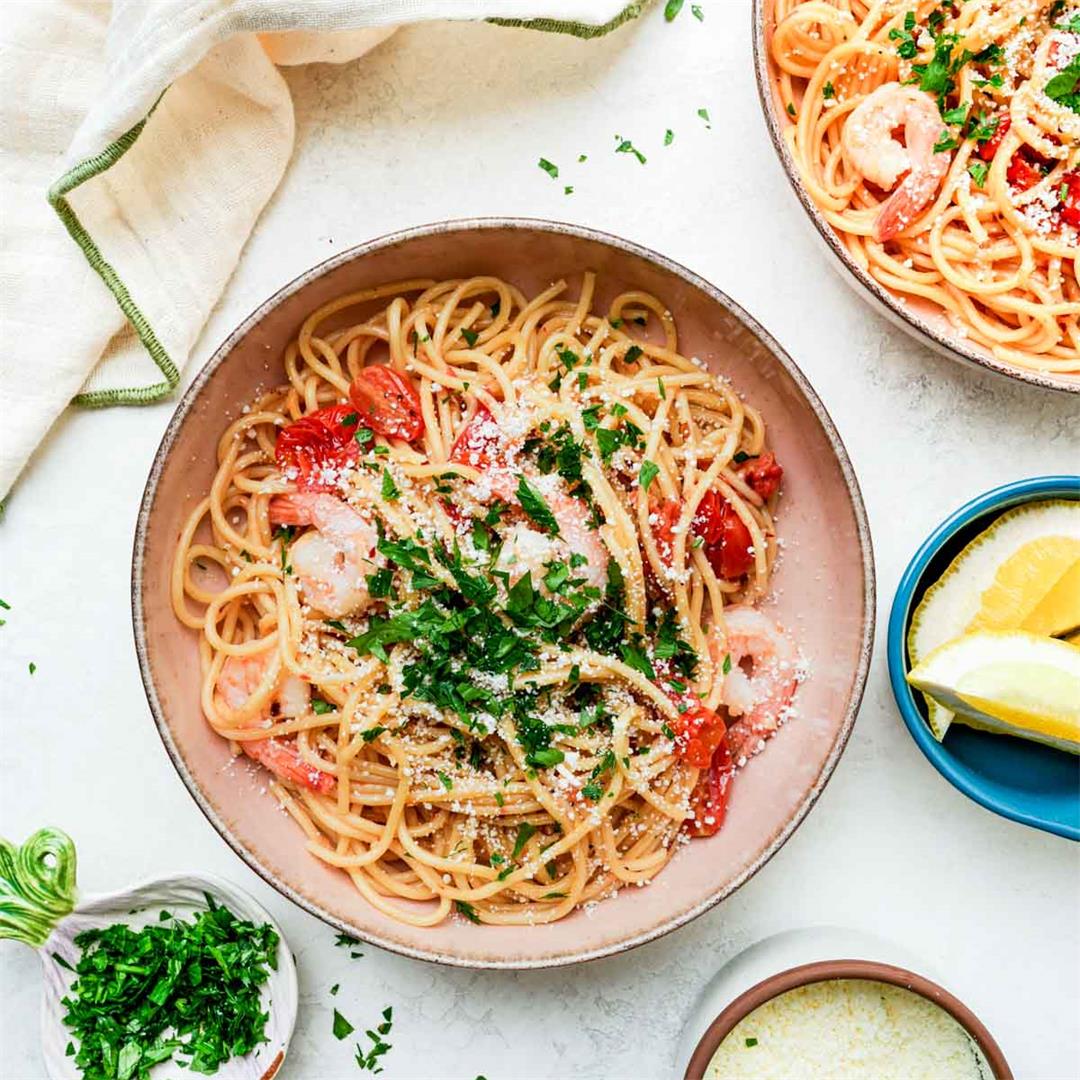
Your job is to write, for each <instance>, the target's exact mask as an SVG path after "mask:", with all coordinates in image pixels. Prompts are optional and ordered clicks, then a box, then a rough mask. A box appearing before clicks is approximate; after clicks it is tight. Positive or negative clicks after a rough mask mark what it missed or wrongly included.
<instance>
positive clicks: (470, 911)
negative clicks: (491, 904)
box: [454, 900, 480, 923]
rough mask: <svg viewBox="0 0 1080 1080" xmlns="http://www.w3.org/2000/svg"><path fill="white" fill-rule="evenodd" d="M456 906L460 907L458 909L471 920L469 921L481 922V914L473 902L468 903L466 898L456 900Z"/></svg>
mask: <svg viewBox="0 0 1080 1080" xmlns="http://www.w3.org/2000/svg"><path fill="white" fill-rule="evenodd" d="M454 907H456V908H457V909H458V911H460V912H461V914H462V915H464V916H465V918H466V919H468V920H469V922H472V923H479V922H480V916H479V915H477V914H476V908H474V907H473V906H472V904H470V903H468V902H467V901H465V900H455V901H454Z"/></svg>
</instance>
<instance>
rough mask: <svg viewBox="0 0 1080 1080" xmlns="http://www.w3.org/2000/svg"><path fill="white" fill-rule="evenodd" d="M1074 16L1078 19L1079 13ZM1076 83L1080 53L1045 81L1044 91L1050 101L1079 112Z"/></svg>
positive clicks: (1078, 79) (1079, 94)
mask: <svg viewBox="0 0 1080 1080" xmlns="http://www.w3.org/2000/svg"><path fill="white" fill-rule="evenodd" d="M1074 18H1076V19H1080V15H1078V16H1075V17H1074ZM1078 83H1080V53H1077V55H1076V56H1074V57H1073V58H1072V59H1071V60H1070V61H1069V63H1068V64H1067V65H1066V66H1065V67H1064V68H1062V70H1061V71H1059V72H1058V73H1057V74H1056V75H1055V76H1054V77H1053V78H1052V79H1050V80H1048V81H1047V83H1046V87H1045V90H1044V92H1045V94H1046V96H1047V97H1048V98H1049V99H1050V100H1051V101H1056V102H1057V103H1058V104H1059V105H1063V106H1064V107H1065V108H1066V109H1071V110H1072V111H1073V112H1075V113H1080V92H1078V91H1077V84H1078Z"/></svg>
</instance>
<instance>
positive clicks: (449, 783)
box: [439, 772, 454, 791]
mask: <svg viewBox="0 0 1080 1080" xmlns="http://www.w3.org/2000/svg"><path fill="white" fill-rule="evenodd" d="M439 783H440V784H442V786H443V787H444V788H446V790H447V791H453V790H454V781H453V780H451V779H450V777H449V776H447V775H446V773H444V772H440V773H439Z"/></svg>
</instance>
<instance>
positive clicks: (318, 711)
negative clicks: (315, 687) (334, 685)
mask: <svg viewBox="0 0 1080 1080" xmlns="http://www.w3.org/2000/svg"><path fill="white" fill-rule="evenodd" d="M311 711H312V712H313V713H314V714H315V715H316V716H325V715H326V714H327V713H329V712H333V711H334V706H333V705H331V704H330V702H329V701H323V699H322V698H312V699H311Z"/></svg>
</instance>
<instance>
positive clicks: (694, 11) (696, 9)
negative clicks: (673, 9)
mask: <svg viewBox="0 0 1080 1080" xmlns="http://www.w3.org/2000/svg"><path fill="white" fill-rule="evenodd" d="M690 14H691V15H693V16H694V18H695V19H697V21H698V22H704V21H705V12H704V11H702V10H701V5H700V4H691V5H690Z"/></svg>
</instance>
